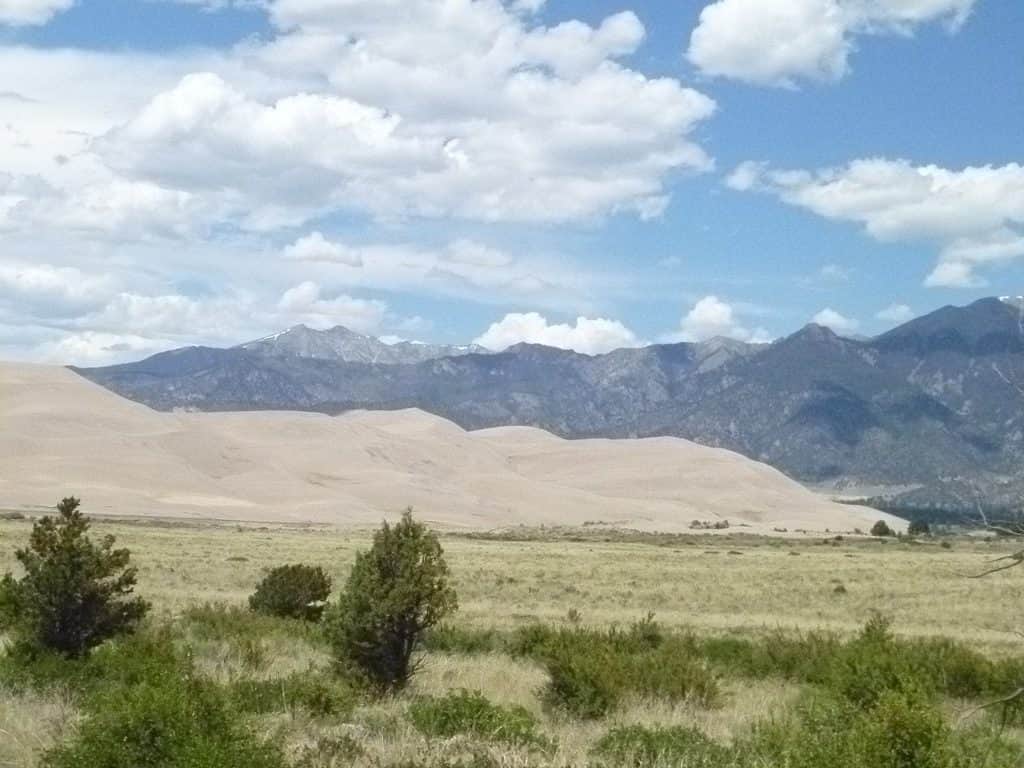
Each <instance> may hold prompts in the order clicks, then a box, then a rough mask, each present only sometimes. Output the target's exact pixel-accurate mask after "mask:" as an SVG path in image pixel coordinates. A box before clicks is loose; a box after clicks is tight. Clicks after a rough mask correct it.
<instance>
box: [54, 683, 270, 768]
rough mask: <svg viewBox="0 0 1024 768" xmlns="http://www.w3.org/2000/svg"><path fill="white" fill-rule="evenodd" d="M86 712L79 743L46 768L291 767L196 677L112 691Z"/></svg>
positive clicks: (60, 751)
mask: <svg viewBox="0 0 1024 768" xmlns="http://www.w3.org/2000/svg"><path fill="white" fill-rule="evenodd" d="M86 711H87V712H88V716H87V717H86V719H85V721H84V722H83V723H82V724H81V725H80V726H79V728H78V730H77V733H76V734H75V736H74V738H72V739H71V740H70V741H69V742H67V743H65V744H61V745H59V746H57V747H55V748H54V749H51V750H49V751H48V752H46V753H45V754H44V756H43V760H42V764H43V765H44V766H46V768H284V760H283V758H282V756H281V754H280V753H279V752H278V750H277V749H276V748H275V747H273V746H272V745H269V744H265V743H263V742H262V741H261V740H260V739H258V738H257V737H256V736H255V734H254V733H252V732H251V731H249V730H248V729H247V728H245V727H243V726H242V725H241V723H240V721H239V720H238V719H237V716H235V715H234V713H233V711H232V710H231V709H230V708H229V707H228V706H227V704H226V702H225V701H224V699H223V696H222V695H221V694H220V692H219V691H218V690H217V688H216V686H214V685H213V684H212V683H209V682H206V681H203V680H200V679H197V678H195V677H193V676H192V675H191V674H186V675H184V676H182V675H178V674H175V675H164V676H162V677H160V678H158V679H152V680H147V681H145V682H142V683H140V684H138V685H134V686H128V687H124V686H116V687H112V688H109V689H107V690H105V691H103V692H102V693H101V694H100V695H98V696H97V697H95V698H94V699H93V700H91V701H90V702H89V703H88V706H87V708H86Z"/></svg>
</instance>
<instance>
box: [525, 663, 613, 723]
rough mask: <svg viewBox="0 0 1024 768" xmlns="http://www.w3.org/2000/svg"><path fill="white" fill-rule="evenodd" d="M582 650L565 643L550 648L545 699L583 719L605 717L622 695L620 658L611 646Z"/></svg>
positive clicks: (548, 703)
mask: <svg viewBox="0 0 1024 768" xmlns="http://www.w3.org/2000/svg"><path fill="white" fill-rule="evenodd" d="M579 650H580V649H573V648H571V647H565V646H563V647H560V648H557V649H551V650H550V651H549V652H548V654H547V656H546V658H545V659H544V665H545V667H546V669H547V673H548V682H547V685H546V686H545V687H544V691H543V698H544V703H545V704H547V705H548V706H550V707H555V708H561V709H564V710H565V711H567V712H568V713H570V714H571V715H574V716H575V717H579V718H583V719H596V718H599V717H604V716H605V715H606V714H607V713H608V712H610V711H611V710H612V709H614V708H615V707H616V706H617V705H618V704H619V701H620V700H621V698H622V688H623V685H622V678H621V670H620V668H619V663H618V662H619V659H618V658H617V657H616V655H615V653H614V652H613V651H611V650H610V649H609V648H601V647H596V648H593V649H588V650H587V651H585V652H578V651H579Z"/></svg>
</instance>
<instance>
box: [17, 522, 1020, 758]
mask: <svg viewBox="0 0 1024 768" xmlns="http://www.w3.org/2000/svg"><path fill="white" fill-rule="evenodd" d="M29 528H30V523H28V522H18V521H0V572H3V571H4V570H7V569H9V568H12V567H13V565H14V562H13V557H12V553H13V549H14V548H15V546H18V545H21V544H22V543H23V542H24V541H25V539H26V537H27V535H28V532H29ZM96 530H97V533H104V534H105V533H113V534H115V535H116V536H117V538H118V541H119V543H120V544H121V545H123V546H127V547H129V548H130V549H131V550H132V554H133V559H134V561H135V562H136V563H137V564H138V566H139V567H140V578H139V591H140V593H141V594H144V595H145V596H146V597H147V598H148V599H150V600H152V601H153V602H154V604H155V606H156V609H157V612H158V614H160V615H161V616H163V617H175V616H178V615H179V614H180V613H181V612H182V611H183V610H184V609H185V608H186V607H188V606H193V605H196V604H200V603H204V602H214V603H226V604H233V605H242V604H243V603H244V600H245V599H246V598H247V597H248V595H249V594H250V592H251V591H252V589H253V587H254V585H255V584H256V582H257V581H258V580H259V578H260V577H261V575H262V573H263V571H264V570H265V569H266V568H269V567H271V566H273V565H278V564H282V563H288V562H304V563H309V564H315V565H322V566H324V567H325V568H326V569H327V570H328V571H329V572H330V573H331V574H332V575H333V576H334V578H335V583H336V585H338V586H340V584H341V583H342V581H343V579H344V576H345V574H346V573H347V570H348V568H349V566H350V564H351V562H352V559H353V557H354V553H355V552H356V551H357V550H358V549H360V548H365V547H366V546H368V544H369V534H368V533H367V532H339V531H330V530H324V529H313V528H298V527H295V528H285V527H279V528H274V529H269V528H256V527H239V526H234V525H230V526H227V525H225V526H217V525H210V524H205V525H204V524H194V525H185V526H162V525H153V524H148V525H143V524H129V523H125V522H109V521H108V522H100V523H97V525H96ZM443 543H444V546H445V549H446V552H447V556H448V560H449V563H450V565H451V567H452V569H453V572H454V576H455V579H456V582H457V584H456V586H457V590H458V593H459V599H460V604H461V608H460V612H459V615H458V618H457V621H458V623H460V624H464V625H468V626H473V627H478V628H488V627H497V628H509V627H512V626H516V625H520V624H523V623H525V622H528V621H532V620H535V619H541V620H545V621H561V620H564V619H565V618H566V616H567V614H568V612H569V611H570V609H574V610H576V611H578V612H579V614H580V615H581V616H582V620H583V622H584V623H586V624H590V625H609V624H613V623H627V622H630V621H633V620H635V619H637V618H638V617H640V616H642V615H644V614H645V613H647V612H648V611H653V612H655V613H656V614H657V618H658V621H659V622H661V623H662V624H665V625H667V626H670V627H686V628H690V629H693V630H695V631H697V632H722V631H740V632H758V631H763V630H766V629H775V628H779V627H781V628H789V629H795V628H800V629H811V628H814V629H821V628H827V629H833V630H838V631H841V632H842V631H852V630H854V629H856V628H858V627H859V626H860V625H861V624H863V622H864V621H865V619H866V618H867V617H868V616H869V615H870V612H871V611H872V610H876V609H877V610H881V611H883V612H885V613H887V614H889V615H891V616H893V617H894V619H895V621H896V629H897V630H898V631H899V632H902V633H905V634H911V635H945V636H948V637H952V638H955V639H958V640H962V641H967V642H969V643H972V644H973V645H975V646H977V647H979V648H981V649H983V650H986V651H987V652H990V653H994V654H999V653H1003V652H1009V651H1016V650H1017V649H1018V646H1019V642H1020V636H1019V635H1018V634H1017V633H1016V631H1017V630H1018V629H1019V628H1020V627H1019V625H1018V624H1017V623H1016V616H1017V611H1018V606H1019V605H1020V602H1021V598H1022V596H1024V595H1022V591H1024V587H1022V585H1024V571H1022V572H1020V573H1017V572H1014V571H1010V572H1007V573H1003V574H997V575H995V576H993V577H991V578H989V579H985V580H980V581H979V580H970V579H967V578H965V576H964V575H965V574H967V573H971V572H975V571H978V570H980V569H981V566H982V564H983V563H984V561H985V560H986V559H988V558H991V557H993V556H995V555H997V554H1000V553H1002V552H1003V551H1004V548H1005V545H1002V544H999V543H984V542H979V541H972V540H968V539H959V540H957V541H956V542H955V543H954V544H953V547H952V549H943V548H940V547H939V546H937V545H934V544H927V545H911V544H900V543H896V542H888V543H885V544H881V543H878V542H853V541H844V542H841V543H839V545H838V546H832V545H831V544H830V545H823V544H822V543H821V542H820V540H815V541H809V540H790V541H781V540H780V541H771V540H765V539H751V538H741V537H735V538H730V537H728V536H715V537H707V538H701V539H692V540H686V539H678V540H670V541H668V542H663V544H667V545H664V546H652V545H645V544H640V543H629V542H616V541H595V540H590V541H579V542H573V541H566V540H557V541H543V540H541V541H497V540H482V539H469V538H460V537H454V536H446V537H444V538H443ZM794 553H796V554H794ZM839 583H842V584H843V585H844V587H845V588H846V590H847V591H846V593H845V594H842V595H837V594H835V592H834V589H835V586H836V585H837V584H839ZM193 640H194V642H193V648H194V652H195V656H194V658H195V660H196V663H197V665H198V667H199V669H200V670H201V671H203V672H204V673H206V674H208V675H210V676H211V677H213V678H215V679H217V680H220V681H222V682H227V681H230V680H235V679H238V678H240V677H255V678H261V679H273V678H278V677H284V676H286V675H288V674H290V673H292V672H296V671H302V670H306V669H309V668H311V667H313V668H321V667H324V666H326V663H327V658H326V656H325V654H324V652H323V650H322V649H319V648H316V647H314V646H313V645H311V644H310V643H307V642H305V641H303V640H301V639H297V638H288V637H283V636H280V637H279V636H274V635H271V636H267V637H262V638H257V639H256V640H255V641H254V643H253V646H252V647H243V648H240V647H239V646H238V645H237V644H231V643H227V642H223V641H210V640H198V639H195V638H194V639H193ZM544 682H545V674H544V672H543V671H542V670H541V669H540V668H539V667H538V666H536V665H535V664H533V663H532V662H529V661H523V660H516V659H512V658H510V657H508V656H504V655H501V654H483V655H479V656H451V655H447V654H440V653H436V654H431V655H429V656H428V657H427V658H426V659H425V664H424V666H423V668H422V670H421V674H420V675H419V676H418V677H417V678H416V680H415V682H414V685H413V686H412V687H411V689H410V690H409V691H407V692H406V693H404V694H403V695H401V696H398V697H396V698H393V699H389V700H386V701H383V702H379V703H375V704H372V705H366V706H363V707H360V708H359V709H357V711H356V712H355V714H354V715H353V717H352V718H350V721H349V722H339V721H338V720H337V719H336V718H335V719H327V720H324V719H319V720H318V719H315V718H311V717H310V716H308V715H306V714H303V713H301V712H291V713H288V714H280V715H274V716H269V717H267V718H264V720H263V721H261V729H262V730H263V732H265V733H267V734H271V735H272V736H273V738H275V739H279V740H280V741H281V743H283V744H285V745H286V746H287V747H288V749H289V752H290V753H291V754H293V755H298V754H300V753H301V752H302V751H303V750H304V749H310V748H317V746H318V745H328V746H329V744H330V741H331V740H332V739H339V738H345V737H351V738H353V739H355V741H356V742H357V743H358V745H359V749H360V750H362V754H359V755H347V756H344V757H339V758H337V759H336V760H335V763H334V764H336V765H339V766H340V765H346V766H347V765H353V766H367V768H369V766H379V765H389V764H393V763H398V762H402V761H417V762H420V763H423V762H429V761H430V760H431V759H433V758H444V759H457V758H459V757H465V756H467V755H469V754H471V753H472V752H473V751H474V750H480V749H486V750H487V751H488V752H490V753H491V754H492V755H493V756H495V757H496V758H498V760H499V762H500V763H501V764H502V765H505V766H510V767H512V766H531V765H540V764H543V765H546V766H559V767H561V766H570V765H580V764H586V763H587V762H588V753H589V751H590V749H591V747H592V746H593V744H594V743H595V741H596V740H597V739H598V738H599V737H600V736H601V735H603V734H604V733H605V732H606V731H607V729H608V728H610V727H612V726H615V725H620V724H622V725H625V724H633V723H643V724H646V725H688V726H692V727H696V728H698V729H700V730H702V731H704V732H705V733H707V734H708V735H709V736H711V737H712V738H714V739H716V740H720V741H725V742H727V741H730V740H732V739H734V738H736V737H738V736H740V735H742V734H743V733H744V732H745V731H746V730H747V729H748V728H749V727H750V726H751V724H752V723H754V722H755V721H757V720H760V719H763V718H764V717H765V716H768V715H770V714H771V713H773V712H780V711H782V710H783V709H784V708H785V707H786V706H787V705H788V704H789V703H790V702H792V701H793V700H794V699H795V697H796V696H797V695H798V693H799V687H798V686H796V685H793V684H789V683H783V682H780V681H773V680H765V681H756V682H749V681H745V682H739V681H736V680H731V679H727V680H725V681H724V682H723V686H724V689H725V693H726V695H725V697H724V701H723V704H722V706H721V707H719V708H717V709H715V710H705V709H701V708H699V707H694V706H687V705H670V704H668V703H666V702H663V701H632V702H628V703H627V704H626V705H625V706H623V707H620V708H619V710H617V711H616V712H615V713H614V714H612V715H611V716H610V717H609V718H607V719H605V720H604V721H601V722H599V723H581V722H579V721H572V720H566V719H564V718H562V717H561V716H559V715H557V714H555V713H551V712H547V711H545V710H544V708H543V707H542V705H541V701H540V697H539V695H538V693H539V690H540V688H541V686H542V685H543V684H544ZM463 688H464V689H469V690H478V691H481V692H482V693H483V694H484V695H485V696H487V697H488V698H489V699H491V700H492V701H494V702H496V703H500V704H518V705H521V706H523V707H526V708H527V709H528V710H530V711H531V712H533V713H534V714H535V715H536V716H537V717H538V718H539V719H540V722H541V730H542V731H543V733H544V734H545V735H546V736H548V737H549V738H551V739H553V740H554V741H555V742H556V743H557V749H556V750H555V751H554V753H553V754H547V755H545V754H538V753H537V752H536V751H530V750H527V749H521V748H513V747H507V746H494V745H486V746H482V745H480V744H478V743H474V742H472V741H471V740H467V739H465V738H456V739H451V740H447V741H444V740H427V739H425V738H424V737H423V736H421V735H420V734H419V733H418V732H416V730H415V729H414V728H413V727H412V726H411V725H410V723H409V720H408V718H406V717H405V712H406V709H407V707H408V704H409V701H410V700H411V697H414V696H416V695H423V694H430V695H440V694H443V693H444V692H446V691H449V690H458V689H463ZM74 718H75V713H74V709H73V707H72V706H71V705H70V703H69V702H68V700H67V697H65V696H61V695H59V694H51V695H36V694H13V693H10V692H3V691H0V766H2V767H3V768H7V766H18V768H32V767H33V766H35V765H36V760H37V758H38V755H39V754H40V752H41V751H42V750H43V749H45V747H46V746H48V745H49V744H51V743H53V741H54V740H56V739H59V738H61V736H62V735H63V731H64V730H65V729H66V728H67V727H68V725H67V723H69V722H71V723H73V722H74ZM318 764H323V765H330V764H331V763H330V762H322V763H318Z"/></svg>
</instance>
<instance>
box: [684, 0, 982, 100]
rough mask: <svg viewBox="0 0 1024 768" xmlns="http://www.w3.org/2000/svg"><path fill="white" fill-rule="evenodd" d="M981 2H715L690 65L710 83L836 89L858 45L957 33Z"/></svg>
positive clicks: (693, 43) (697, 35)
mask: <svg viewBox="0 0 1024 768" xmlns="http://www.w3.org/2000/svg"><path fill="white" fill-rule="evenodd" d="M975 2H976V0H716V2H712V3H710V4H709V5H707V6H706V7H705V8H704V10H703V11H701V14H700V21H699V23H698V25H697V27H696V28H695V29H694V31H693V33H692V35H691V37H690V46H689V49H688V51H687V57H688V58H689V60H690V61H691V62H692V63H693V64H695V65H696V66H697V67H698V68H700V70H701V71H702V72H703V73H705V74H707V75H714V76H721V77H728V78H733V79H736V80H742V81H744V82H748V83H753V84H757V85H772V86H784V87H793V86H794V85H795V84H796V83H797V81H799V80H811V81H819V82H830V81H836V80H839V79H840V78H842V77H843V76H844V75H845V74H846V73H847V72H848V71H849V69H850V64H849V58H850V54H851V53H852V52H853V51H854V50H855V48H856V38H857V37H858V36H860V35H868V34H876V35H877V34H903V35H909V34H911V33H912V32H913V31H914V29H915V28H916V27H918V26H920V25H922V24H926V23H929V22H936V21H943V22H945V23H946V25H947V28H948V29H949V30H951V31H955V30H956V29H958V28H959V27H960V26H961V25H962V24H963V23H964V22H965V21H966V20H967V17H968V16H969V15H970V13H971V9H972V8H973V7H974V4H975Z"/></svg>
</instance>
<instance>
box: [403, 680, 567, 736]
mask: <svg viewBox="0 0 1024 768" xmlns="http://www.w3.org/2000/svg"><path fill="white" fill-rule="evenodd" d="M409 719H410V720H411V721H412V724H413V725H414V726H415V727H416V730H418V731H419V732H420V733H422V734H424V735H425V736H430V737H432V738H440V739H448V738H451V737H452V736H458V735H469V736H475V737H477V738H480V739H483V740H485V741H496V742H501V743H505V744H514V745H518V746H547V741H546V739H544V737H543V736H541V735H540V734H539V733H538V732H537V720H536V718H534V716H533V715H532V714H530V713H529V712H528V711H527V710H525V709H523V708H522V707H502V706H499V705H497V704H492V703H491V702H489V701H488V700H487V699H486V698H485V697H484V696H483V695H482V694H480V693H479V692H470V691H459V692H457V693H449V694H448V695H447V696H445V697H443V698H425V697H424V698H418V699H416V700H415V701H413V702H412V704H411V705H410V706H409Z"/></svg>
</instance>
